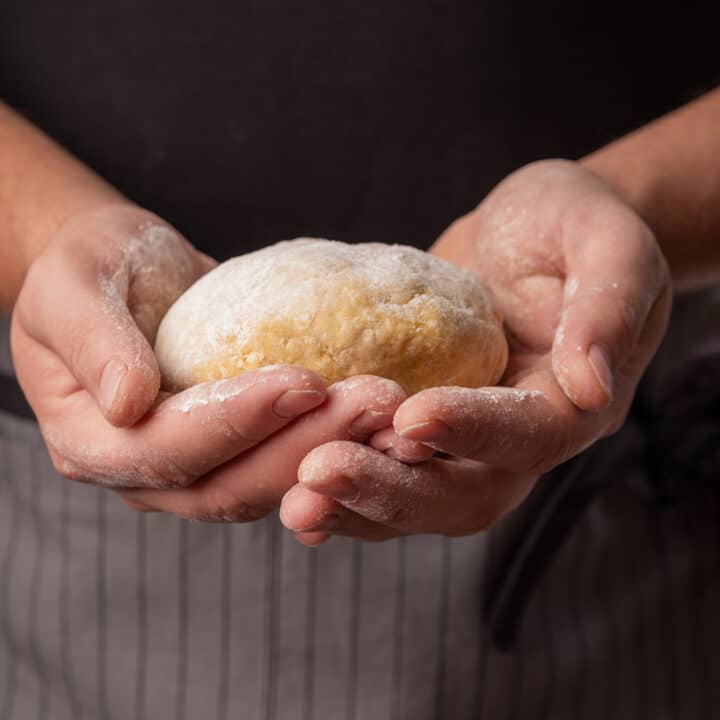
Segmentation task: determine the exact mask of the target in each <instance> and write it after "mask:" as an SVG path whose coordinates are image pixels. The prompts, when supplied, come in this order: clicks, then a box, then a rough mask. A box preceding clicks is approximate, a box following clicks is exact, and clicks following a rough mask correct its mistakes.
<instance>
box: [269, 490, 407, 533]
mask: <svg viewBox="0 0 720 720" xmlns="http://www.w3.org/2000/svg"><path fill="white" fill-rule="evenodd" d="M280 521H281V522H282V524H283V525H285V527H286V528H288V530H292V531H293V532H294V533H295V536H296V537H297V538H298V539H299V540H300V541H301V542H304V539H305V538H307V537H309V538H310V539H311V540H313V541H314V539H315V537H314V536H315V535H316V534H317V533H322V534H324V535H326V536H328V537H329V536H330V534H332V535H344V536H346V537H352V538H355V539H357V540H366V541H370V542H377V541H381V540H389V539H390V538H393V537H398V535H400V534H401V533H399V532H398V531H397V530H395V529H394V528H390V527H388V526H386V525H380V524H379V523H375V522H373V521H371V520H368V519H367V518H364V517H362V516H361V515H358V514H357V513H355V512H353V511H352V510H348V509H347V508H345V507H343V506H342V505H340V503H338V502H337V501H336V500H333V499H332V498H330V497H327V496H325V495H320V494H319V493H315V492H313V491H312V490H309V489H308V488H307V487H305V486H303V485H302V484H297V485H293V487H291V488H290V489H289V490H288V491H287V492H286V493H285V496H284V497H283V499H282V503H281V505H280ZM298 536H301V537H298Z"/></svg>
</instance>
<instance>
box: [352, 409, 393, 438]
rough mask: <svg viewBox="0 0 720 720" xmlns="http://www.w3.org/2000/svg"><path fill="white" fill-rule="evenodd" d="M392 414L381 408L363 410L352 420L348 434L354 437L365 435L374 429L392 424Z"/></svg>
mask: <svg viewBox="0 0 720 720" xmlns="http://www.w3.org/2000/svg"><path fill="white" fill-rule="evenodd" d="M392 419H393V414H392V413H389V412H385V411H383V410H365V412H363V413H362V415H358V417H356V418H355V420H353V422H352V424H351V425H350V434H351V435H354V436H355V437H367V436H368V435H370V433H374V432H375V431H376V430H382V429H383V428H386V427H389V426H390V425H392Z"/></svg>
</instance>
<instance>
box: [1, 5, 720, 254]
mask: <svg viewBox="0 0 720 720" xmlns="http://www.w3.org/2000/svg"><path fill="white" fill-rule="evenodd" d="M716 4H717V3H710V2H703V3H694V4H692V3H690V4H689V3H686V4H684V5H683V6H682V7H680V6H675V7H667V8H662V7H661V6H660V4H659V3H649V2H642V3H639V2H629V3H620V2H605V3H594V4H585V3H580V2H573V3H570V2H545V3H541V2H535V3H531V2H519V1H517V0H510V1H509V2H502V1H501V0H489V1H485V2H482V1H481V2H475V3H474V2H470V0H447V1H444V2H443V1H442V0H433V1H432V2H428V1H427V0H419V1H418V2H408V1H406V2H387V1H386V2H383V1H382V0H369V1H368V2H360V1H359V0H333V1H330V0H326V1H325V2H320V1H319V0H306V1H305V2H294V1H292V0H284V1H280V0H251V1H250V2H245V1H243V2H231V1H230V0H221V1H220V2H216V3H207V2H206V3H200V2H188V1H185V2H183V1H182V0H180V1H173V2H170V0H153V2H141V1H140V0H124V1H123V2H98V1H97V0H93V1H92V2H91V1H90V0H75V1H74V2H72V3H50V2H48V1H47V0H23V1H22V2H15V3H10V2H4V3H2V5H1V6H0V96H2V97H3V98H4V99H5V100H6V101H8V102H9V103H10V104H12V105H14V106H15V107H16V108H17V109H19V110H20V111H21V112H23V113H25V114H26V115H27V116H28V117H29V118H30V119H32V120H33V121H35V122H36V123H37V124H38V125H39V126H40V127H42V128H44V129H45V130H46V131H47V132H49V133H50V134H51V135H53V136H54V137H55V138H57V139H58V140H59V141H60V142H62V143H63V144H64V145H66V146H67V147H68V148H70V149H71V150H72V151H73V152H74V153H75V154H77V155H78V156H79V157H80V158H81V159H82V160H84V161H85V162H87V163H88V164H89V165H91V166H92V167H93V168H95V169H96V170H97V171H98V172H99V173H100V174H102V175H104V176H105V177H106V178H108V179H109V180H110V181H111V182H112V183H114V184H115V185H117V186H118V187H119V188H120V189H121V190H122V191H124V192H126V193H127V194H129V195H130V197H132V198H133V199H134V200H135V201H137V202H138V203H140V204H142V205H144V206H145V207H148V208H149V209H152V210H154V211H156V212H158V213H159V214H161V215H163V216H164V217H166V218H167V219H168V220H169V221H170V222H172V223H173V224H175V225H176V226H177V227H178V228H179V229H180V230H181V231H182V232H184V233H185V234H186V235H187V236H188V237H189V238H190V239H191V240H192V241H193V242H194V243H196V244H197V245H199V246H200V247H202V248H204V249H205V250H207V251H210V252H213V253H214V254H215V255H217V256H219V257H226V256H228V255H232V254H238V253H239V252H243V251H247V250H250V249H253V248H256V247H260V246H262V245H265V244H268V243H271V242H275V241H277V240H280V239H283V238H287V237H293V236H297V235H302V234H305V235H319V236H324V237H332V238H335V239H339V240H345V241H348V242H355V241H381V242H402V243H408V244H413V245H418V246H420V247H426V246H427V245H429V244H430V243H431V242H432V241H433V239H434V238H435V236H436V235H437V234H439V233H440V232H441V231H442V229H443V228H444V227H445V226H446V225H448V224H449V223H450V222H451V221H452V220H453V219H454V218H455V217H457V216H458V215H460V214H462V213H464V212H466V211H467V210H469V209H470V208H472V207H473V206H474V205H475V204H477V203H478V202H479V201H480V200H481V198H482V197H483V195H485V194H486V193H487V192H488V190H489V189H490V188H491V187H492V186H493V185H494V184H495V183H496V182H498V181H499V180H500V179H501V178H502V177H503V176H504V175H506V174H507V173H508V172H510V171H512V170H514V169H515V168H517V167H518V166H520V165H522V164H524V163H526V162H529V161H531V160H534V159H538V158H543V157H569V158H576V157H579V156H581V155H583V154H585V153H587V152H589V151H591V150H593V149H594V148H596V147H598V146H601V145H603V144H605V143H607V142H608V141H610V140H612V139H613V138H615V137H618V136H620V135H622V134H624V133H626V132H627V131H629V130H631V129H633V128H635V127H637V126H639V125H642V124H643V123H645V122H647V121H648V120H650V119H652V118H654V117H656V116H658V115H660V114H662V113H663V112H666V111H668V110H670V109H672V108H673V107H675V106H677V105H679V104H682V103H684V102H686V101H688V100H690V99H691V98H693V97H694V96H696V95H698V94H700V93H702V92H703V91H704V90H706V89H708V88H709V87H710V86H711V85H712V84H713V83H715V82H717V81H718V78H719V77H720V73H719V70H720V51H719V48H718V32H717V28H718V25H717V14H718V13H717V11H716V9H715V7H716ZM28 172H32V169H31V168H28Z"/></svg>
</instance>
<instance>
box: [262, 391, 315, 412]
mask: <svg viewBox="0 0 720 720" xmlns="http://www.w3.org/2000/svg"><path fill="white" fill-rule="evenodd" d="M324 399H325V396H324V395H323V394H322V393H321V392H318V391H317V390H288V391H287V392H286V393H285V394H284V395H281V396H280V397H279V398H278V399H277V400H276V401H275V403H274V404H273V412H274V413H275V414H276V415H277V416H278V417H281V418H293V417H296V416H297V415H301V414H302V413H304V412H307V411H308V410H312V409H313V408H315V407H317V406H318V405H320V404H321V403H322V401H323V400H324Z"/></svg>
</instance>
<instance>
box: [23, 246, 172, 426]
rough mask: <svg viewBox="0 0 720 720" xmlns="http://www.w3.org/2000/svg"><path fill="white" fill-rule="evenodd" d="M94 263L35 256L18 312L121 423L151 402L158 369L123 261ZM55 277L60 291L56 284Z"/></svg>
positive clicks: (105, 411)
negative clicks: (109, 266) (111, 268)
mask: <svg viewBox="0 0 720 720" xmlns="http://www.w3.org/2000/svg"><path fill="white" fill-rule="evenodd" d="M91 265H92V266H93V267H92V268H91V267H90V266H91ZM94 267H95V263H87V264H79V263H77V262H72V261H71V262H68V261H67V259H65V260H64V261H62V259H61V258H58V257H57V256H56V255H47V256H41V258H39V259H38V260H37V261H36V262H35V263H34V264H33V265H32V266H31V268H30V271H29V272H28V277H27V280H26V283H25V286H24V288H23V292H22V295H21V298H20V299H19V301H18V304H17V308H16V309H17V312H18V314H19V318H18V319H19V321H20V322H21V323H22V325H23V327H24V329H25V330H26V331H27V332H28V334H29V335H30V336H31V337H33V338H34V339H36V340H37V341H38V342H40V343H41V344H42V345H44V346H46V347H47V348H48V349H50V350H51V351H52V352H54V353H55V354H56V355H57V356H59V358H60V359H61V360H62V361H63V363H64V364H65V366H66V367H67V369H68V370H69V371H70V373H71V374H72V376H73V377H74V378H75V380H76V381H77V382H78V383H79V384H80V385H81V386H82V387H83V388H84V389H85V390H86V391H87V392H88V393H90V395H92V396H93V398H94V399H95V401H96V402H97V405H98V407H99V408H100V410H101V412H102V414H103V416H104V417H105V419H106V420H108V422H110V423H111V424H113V425H116V426H128V425H132V424H133V423H135V422H137V420H139V419H140V418H141V417H142V416H143V415H144V414H145V413H146V412H147V411H148V409H149V408H150V407H151V405H152V403H153V401H154V400H155V397H156V396H157V393H158V390H159V388H160V371H159V369H158V365H157V361H156V359H155V354H154V353H153V350H152V348H151V347H150V343H149V342H148V340H147V339H146V338H145V336H144V335H143V334H142V332H141V331H140V329H139V328H138V326H137V324H136V323H135V320H134V319H133V317H132V315H131V313H130V310H129V309H128V305H127V297H128V287H129V283H130V277H129V270H128V268H123V267H120V268H119V269H117V270H116V271H115V272H113V273H107V272H105V271H101V272H99V273H98V272H97V271H94ZM58 279H60V282H62V287H63V289H62V292H57V289H56V287H57V282H58Z"/></svg>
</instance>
